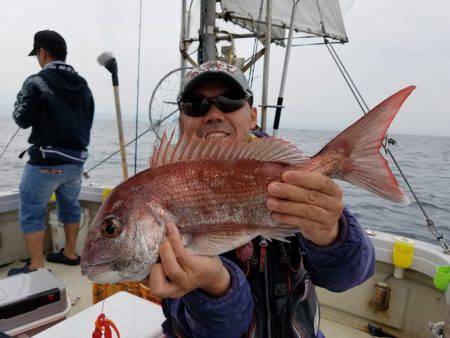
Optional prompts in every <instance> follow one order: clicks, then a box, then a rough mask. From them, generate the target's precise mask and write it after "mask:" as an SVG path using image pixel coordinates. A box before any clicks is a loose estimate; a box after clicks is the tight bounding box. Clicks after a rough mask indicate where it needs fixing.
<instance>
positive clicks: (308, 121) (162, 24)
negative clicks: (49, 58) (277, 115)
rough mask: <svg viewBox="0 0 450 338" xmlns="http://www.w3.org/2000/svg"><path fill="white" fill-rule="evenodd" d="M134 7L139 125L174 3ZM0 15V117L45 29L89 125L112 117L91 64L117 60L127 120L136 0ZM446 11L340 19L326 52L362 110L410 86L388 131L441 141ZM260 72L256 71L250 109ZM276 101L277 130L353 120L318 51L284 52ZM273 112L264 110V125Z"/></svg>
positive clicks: (274, 87) (272, 89)
mask: <svg viewBox="0 0 450 338" xmlns="http://www.w3.org/2000/svg"><path fill="white" fill-rule="evenodd" d="M196 1H197V2H198V0H196ZM142 2H143V13H142V35H141V66H140V99H139V116H140V119H141V120H145V121H148V106H149V101H150V97H151V94H152V91H153V89H154V88H155V86H156V85H157V83H158V81H159V80H160V79H161V78H162V77H163V76H164V75H165V74H166V73H168V72H169V71H171V70H173V69H175V68H177V67H179V64H180V56H179V52H178V41H179V32H180V8H181V0H164V1H162V0H143V1H142ZM351 2H352V1H349V0H347V3H351ZM0 13H2V14H1V20H0V36H1V39H0V114H10V113H11V111H12V107H13V104H14V101H15V97H16V94H17V92H18V90H19V89H20V87H21V85H22V83H23V81H24V79H25V78H26V77H27V76H29V75H31V74H33V73H36V72H38V71H39V66H38V64H37V60H36V59H35V58H33V57H27V54H28V52H29V51H30V50H31V49H32V43H33V35H34V33H35V32H36V31H38V30H41V29H52V30H56V31H58V32H59V33H60V34H61V35H63V36H64V38H65V39H66V41H67V44H68V59H67V62H68V63H69V64H71V65H73V66H74V67H75V68H76V70H77V71H78V72H79V73H80V74H81V75H82V76H84V77H85V78H86V80H87V81H88V83H89V85H90V87H91V89H92V91H93V94H94V98H95V101H96V118H98V119H101V118H115V110H114V100H113V94H112V88H111V78H110V74H109V73H108V72H107V71H106V70H105V69H104V68H103V67H100V66H99V65H98V63H97V62H96V58H97V56H98V55H99V54H100V53H102V52H103V51H111V52H112V53H113V54H114V55H115V56H116V58H117V60H118V65H119V80H120V95H121V104H122V114H123V116H124V119H130V120H131V119H134V118H135V114H136V104H137V102H136V83H137V47H138V25H139V0H77V1H69V0H39V1H35V0H1V1H0ZM448 13H450V1H448V0H433V1H417V0H413V1H411V0H395V1H392V0H376V1H373V0H356V1H355V2H354V3H353V6H352V7H351V8H350V10H349V11H348V12H347V13H346V14H345V16H344V23H345V27H346V31H347V35H348V38H349V43H347V44H345V45H335V49H336V51H337V53H338V54H339V56H340V57H341V59H342V61H343V62H344V64H345V66H346V67H347V70H348V71H349V73H350V74H351V75H352V78H353V80H354V81H355V83H356V84H357V85H358V88H359V89H360V91H361V93H362V95H363V96H364V98H365V100H366V102H367V103H368V105H369V106H370V107H373V106H375V105H376V104H378V103H379V102H381V101H382V100H384V99H385V98H387V97H388V96H389V95H391V94H393V93H395V92H397V91H398V90H400V89H402V88H404V87H406V86H408V85H410V84H414V85H416V86H417V89H416V91H415V92H413V94H412V95H411V96H410V98H408V100H407V101H406V103H405V104H404V106H403V108H402V109H401V110H400V113H399V115H398V116H397V118H396V119H395V120H394V122H393V124H392V126H391V128H390V132H391V133H402V134H422V135H443V136H450V105H449V97H450V59H449V55H450V39H448V36H449V34H450V24H449V23H448ZM196 20H197V19H196V18H194V19H193V23H194V24H195V23H196V22H198V21H196ZM251 46H252V41H248V42H246V43H239V44H238V47H239V49H238V50H237V52H238V56H243V57H246V58H247V57H249V56H250V55H251ZM194 49H195V47H194ZM194 49H191V51H193V50H194ZM284 52H285V49H284V48H281V47H273V48H272V51H271V63H270V64H271V70H270V75H269V104H275V103H276V98H277V96H278V91H279V85H280V79H281V70H282V64H283V59H284ZM261 66H262V61H261V62H260V63H259V65H258V67H257V68H256V72H255V74H256V77H255V85H254V92H255V102H256V103H257V104H260V98H261V82H262V72H261V69H262V68H261ZM172 96H173V95H172ZM284 96H285V106H286V108H285V110H284V111H283V116H282V120H281V125H280V128H298V129H300V128H309V129H327V130H341V129H344V128H345V127H347V126H348V125H349V124H351V123H352V122H354V121H355V120H356V119H357V118H359V117H360V116H361V111H360V109H359V107H358V106H357V104H356V101H355V100H354V99H353V97H352V96H351V93H350V91H349V90H348V88H347V87H346V85H345V82H344V80H343V79H342V77H341V75H340V73H339V72H338V69H337V68H336V65H335V64H334V62H333V60H332V59H331V57H330V55H329V54H328V51H327V49H326V48H325V47H324V46H308V47H296V48H294V49H293V50H292V53H291V62H290V65H289V73H288V76H287V86H286V89H285V95H284ZM167 100H169V99H167ZM273 115H274V112H273V111H269V122H268V123H269V125H270V124H271V120H272V117H273Z"/></svg>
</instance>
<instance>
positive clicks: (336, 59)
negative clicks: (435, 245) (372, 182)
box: [324, 39, 450, 255]
mask: <svg viewBox="0 0 450 338" xmlns="http://www.w3.org/2000/svg"><path fill="white" fill-rule="evenodd" d="M324 41H325V46H326V47H327V49H328V51H329V53H330V55H331V57H332V59H333V61H334V62H335V63H336V65H337V67H338V69H339V71H340V73H341V74H342V76H343V77H344V80H345V82H346V83H347V85H348V87H349V88H350V91H351V92H352V94H353V96H354V97H355V99H356V101H357V103H358V105H359V107H360V108H361V110H362V112H363V113H364V114H366V113H368V112H369V110H370V109H369V106H368V105H367V103H366V101H365V100H364V98H363V96H362V95H361V92H360V91H359V90H358V87H357V86H356V85H355V83H354V82H353V80H352V78H351V76H350V74H349V73H348V71H347V69H346V68H345V66H344V64H343V62H342V60H341V58H340V57H339V55H338V54H337V53H336V51H335V49H334V48H333V46H332V45H331V44H330V43H329V42H328V40H327V39H324ZM382 146H383V149H384V151H385V152H386V154H388V155H389V156H390V157H391V159H392V161H393V162H394V164H395V166H396V167H397V169H398V171H399V173H400V175H401V177H402V178H403V180H404V182H405V183H406V185H407V187H408V189H409V191H410V192H411V194H412V195H413V197H414V199H415V201H416V203H417V205H418V206H419V209H420V211H421V212H422V214H423V215H424V217H425V220H426V226H427V228H428V230H429V231H430V232H431V234H432V235H433V236H435V237H436V239H437V240H438V241H439V242H440V244H441V247H442V250H443V252H444V253H445V254H447V255H449V254H450V247H449V245H448V244H447V242H446V241H445V239H444V235H443V233H439V232H438V230H437V228H436V226H435V224H434V221H433V220H432V219H431V218H430V217H429V216H428V214H427V212H426V211H425V209H424V207H423V205H422V203H421V202H420V200H419V198H418V197H417V195H416V193H415V192H414V189H413V188H412V186H411V184H410V183H409V181H408V179H407V178H406V176H405V174H404V173H403V170H402V169H401V168H400V165H399V164H398V162H397V160H396V159H395V157H394V154H393V153H392V152H391V150H390V149H389V148H388V146H387V145H386V144H385V143H383V144H382Z"/></svg>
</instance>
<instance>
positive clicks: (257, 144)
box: [150, 132, 309, 167]
mask: <svg viewBox="0 0 450 338" xmlns="http://www.w3.org/2000/svg"><path fill="white" fill-rule="evenodd" d="M167 135H168V134H167V133H166V132H164V135H163V137H162V139H161V143H160V144H159V147H156V146H155V149H154V151H153V156H152V158H151V160H150V166H151V167H158V166H161V165H163V164H168V163H174V162H181V161H193V160H198V159H221V160H243V159H247V160H256V161H264V162H276V163H283V164H290V165H299V164H301V163H304V162H305V161H306V160H308V159H309V158H308V157H306V156H305V155H304V154H303V153H302V152H301V151H300V150H299V149H298V148H297V147H296V146H295V145H293V144H292V143H289V142H286V141H283V140H281V139H277V138H264V139H255V140H253V141H250V142H248V141H237V140H233V139H229V138H200V137H198V136H196V135H192V136H188V135H187V134H186V133H185V134H183V136H182V137H181V138H180V140H179V141H178V143H177V144H176V145H172V144H171V142H172V139H173V136H174V132H172V133H171V134H170V135H169V136H167Z"/></svg>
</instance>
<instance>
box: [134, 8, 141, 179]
mask: <svg viewBox="0 0 450 338" xmlns="http://www.w3.org/2000/svg"><path fill="white" fill-rule="evenodd" d="M141 32H142V0H140V1H139V38H138V55H137V56H138V59H137V79H136V118H135V130H134V131H135V133H134V134H135V136H134V137H135V139H136V140H137V137H138V127H139V85H140V74H141V71H140V69H141ZM137 154H138V143H137V142H136V143H135V144H134V174H136V172H137Z"/></svg>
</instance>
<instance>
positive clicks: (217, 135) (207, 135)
mask: <svg viewBox="0 0 450 338" xmlns="http://www.w3.org/2000/svg"><path fill="white" fill-rule="evenodd" d="M226 136H228V134H227V133H224V132H218V131H216V132H213V133H206V134H205V138H210V137H226Z"/></svg>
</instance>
